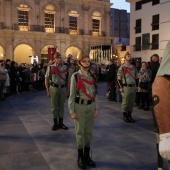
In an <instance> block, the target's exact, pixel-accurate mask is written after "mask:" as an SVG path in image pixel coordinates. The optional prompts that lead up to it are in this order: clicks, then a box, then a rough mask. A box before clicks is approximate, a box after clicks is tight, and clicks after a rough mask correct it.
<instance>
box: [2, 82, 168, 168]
mask: <svg viewBox="0 0 170 170" xmlns="http://www.w3.org/2000/svg"><path fill="white" fill-rule="evenodd" d="M106 92H107V89H106V83H105V82H104V83H99V85H98V99H99V105H100V115H99V116H98V118H96V121H95V127H94V135H93V142H92V146H91V148H92V156H93V159H94V160H95V161H96V164H97V167H96V168H95V169H96V170H156V169H157V155H156V145H155V141H156V138H155V134H154V132H153V121H152V114H151V111H142V110H138V109H137V108H136V107H135V108H134V114H133V117H134V118H135V120H136V123H125V122H123V121H122V113H121V104H120V103H114V102H111V101H108V100H107V99H106V96H105V93H106ZM50 107H51V106H50V98H48V97H47V96H46V92H45V91H38V92H33V91H30V92H28V93H23V94H20V95H14V96H11V97H9V98H8V99H7V100H6V101H2V102H0V170H78V167H77V162H76V161H77V150H76V142H75V130H74V123H73V120H72V119H71V118H70V115H69V112H68V108H67V101H66V104H65V118H64V123H65V124H66V125H67V126H68V127H69V130H68V131H64V130H57V131H51V127H52V125H53V121H52V116H51V113H50V109H51V108H50ZM87 169H88V168H87ZM167 169H168V166H167V162H166V161H164V170H167Z"/></svg>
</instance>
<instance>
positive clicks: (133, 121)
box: [128, 112, 135, 123]
mask: <svg viewBox="0 0 170 170" xmlns="http://www.w3.org/2000/svg"><path fill="white" fill-rule="evenodd" d="M128 116H129V120H130V122H131V123H135V120H134V119H133V118H132V112H128Z"/></svg>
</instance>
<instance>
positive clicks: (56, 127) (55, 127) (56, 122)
mask: <svg viewBox="0 0 170 170" xmlns="http://www.w3.org/2000/svg"><path fill="white" fill-rule="evenodd" d="M53 120H54V125H53V127H52V130H57V129H58V120H57V119H56V118H54V119H53Z"/></svg>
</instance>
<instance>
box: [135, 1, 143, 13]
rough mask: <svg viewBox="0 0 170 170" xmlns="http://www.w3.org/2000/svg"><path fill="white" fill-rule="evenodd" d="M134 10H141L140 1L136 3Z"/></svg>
mask: <svg viewBox="0 0 170 170" xmlns="http://www.w3.org/2000/svg"><path fill="white" fill-rule="evenodd" d="M135 9H136V11H137V10H140V9H142V1H138V2H136V7H135Z"/></svg>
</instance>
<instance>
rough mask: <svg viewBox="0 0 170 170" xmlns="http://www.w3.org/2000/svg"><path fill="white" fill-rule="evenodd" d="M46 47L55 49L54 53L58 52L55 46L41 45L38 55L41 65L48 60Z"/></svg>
mask: <svg viewBox="0 0 170 170" xmlns="http://www.w3.org/2000/svg"><path fill="white" fill-rule="evenodd" d="M48 47H53V48H55V47H56V51H58V49H57V46H55V45H52V44H46V45H43V46H42V47H41V51H40V53H41V57H40V58H41V63H44V62H48V60H49V58H48Z"/></svg>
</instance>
